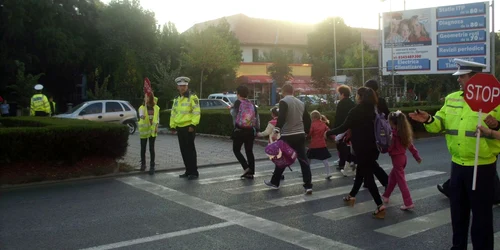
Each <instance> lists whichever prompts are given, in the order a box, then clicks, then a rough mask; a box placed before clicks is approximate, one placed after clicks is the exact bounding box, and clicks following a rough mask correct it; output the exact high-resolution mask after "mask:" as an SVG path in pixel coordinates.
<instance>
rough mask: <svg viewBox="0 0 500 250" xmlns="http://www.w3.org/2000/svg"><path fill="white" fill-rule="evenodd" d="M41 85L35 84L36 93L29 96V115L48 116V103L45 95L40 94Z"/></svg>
mask: <svg viewBox="0 0 500 250" xmlns="http://www.w3.org/2000/svg"><path fill="white" fill-rule="evenodd" d="M42 89H43V85H41V84H37V85H35V90H36V94H34V95H33V96H32V97H31V108H30V115H31V116H50V114H52V112H51V111H50V104H49V100H48V99H47V96H45V95H44V94H42Z"/></svg>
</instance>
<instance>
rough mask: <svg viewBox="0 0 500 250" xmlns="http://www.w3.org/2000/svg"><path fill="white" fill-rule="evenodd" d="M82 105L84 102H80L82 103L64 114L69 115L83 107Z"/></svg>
mask: <svg viewBox="0 0 500 250" xmlns="http://www.w3.org/2000/svg"><path fill="white" fill-rule="evenodd" d="M83 105H85V102H82V103H80V104H78V105H76V106H74V107H73V108H72V109H70V110H68V111H67V112H66V113H65V114H71V113H73V111H75V110H77V109H79V108H81V107H83Z"/></svg>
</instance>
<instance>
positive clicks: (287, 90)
mask: <svg viewBox="0 0 500 250" xmlns="http://www.w3.org/2000/svg"><path fill="white" fill-rule="evenodd" d="M281 91H282V93H283V95H284V96H285V97H283V99H281V101H280V102H279V115H278V122H277V124H276V127H275V128H274V132H275V133H277V134H280V135H281V137H280V140H283V141H284V142H286V143H287V144H288V145H289V146H290V147H291V148H293V150H295V152H296V153H297V159H298V161H299V163H300V169H301V171H302V179H303V180H304V185H303V186H304V189H305V193H306V194H312V183H311V178H312V177H311V167H310V165H309V160H308V159H307V156H306V133H308V132H309V128H310V127H311V117H310V116H309V113H307V110H306V107H305V104H304V103H303V102H302V101H300V100H299V99H297V98H295V97H294V96H293V86H292V85H290V84H285V85H284V86H283V87H282V88H281ZM283 171H285V168H278V167H275V168H274V173H273V177H272V178H271V181H267V180H266V181H264V183H265V184H266V185H267V186H268V187H271V188H274V189H278V188H279V186H280V180H281V175H282V174H283Z"/></svg>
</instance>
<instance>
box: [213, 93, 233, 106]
mask: <svg viewBox="0 0 500 250" xmlns="http://www.w3.org/2000/svg"><path fill="white" fill-rule="evenodd" d="M208 99H219V100H223V101H225V102H227V103H229V104H230V105H231V106H233V104H234V102H235V101H236V100H238V96H237V95H236V94H230V93H227V92H224V93H215V94H210V95H209V96H208Z"/></svg>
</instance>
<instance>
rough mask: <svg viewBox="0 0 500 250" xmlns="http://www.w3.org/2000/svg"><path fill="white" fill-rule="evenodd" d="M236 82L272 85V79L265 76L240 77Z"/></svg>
mask: <svg viewBox="0 0 500 250" xmlns="http://www.w3.org/2000/svg"><path fill="white" fill-rule="evenodd" d="M236 81H237V82H238V83H239V84H262V83H272V82H273V79H272V78H271V77H270V76H266V75H260V76H240V77H238V79H237V80H236Z"/></svg>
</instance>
